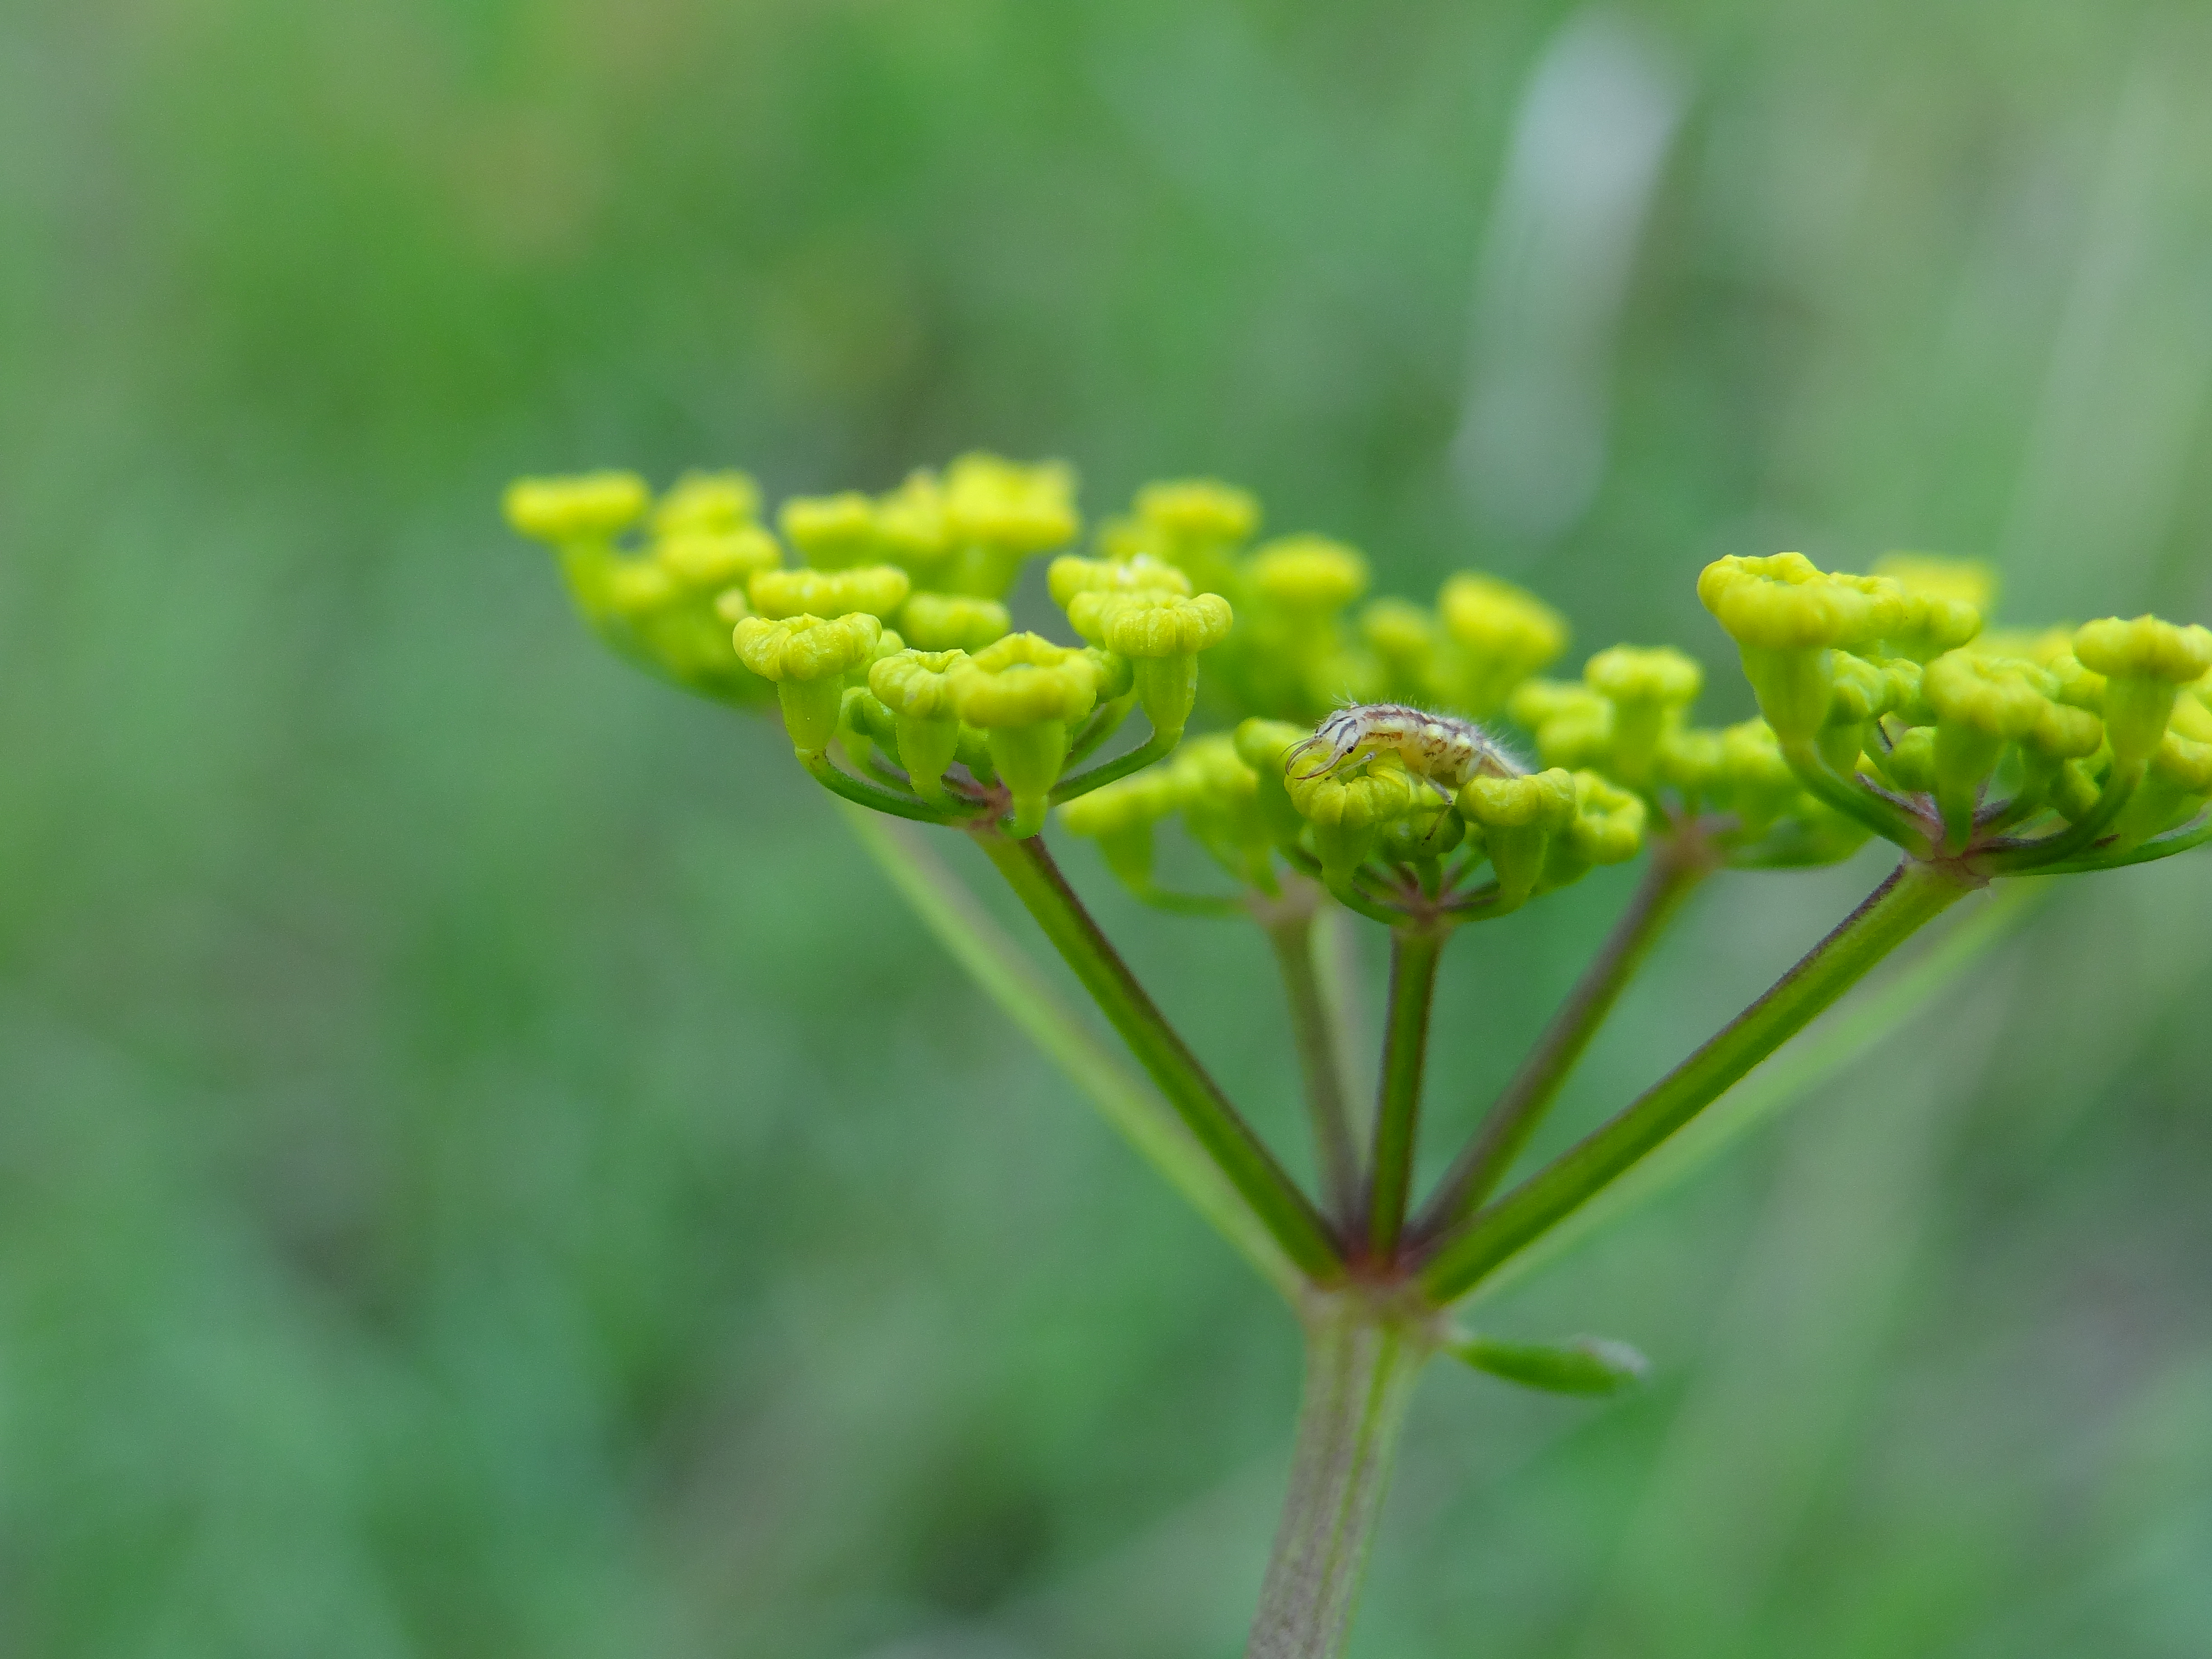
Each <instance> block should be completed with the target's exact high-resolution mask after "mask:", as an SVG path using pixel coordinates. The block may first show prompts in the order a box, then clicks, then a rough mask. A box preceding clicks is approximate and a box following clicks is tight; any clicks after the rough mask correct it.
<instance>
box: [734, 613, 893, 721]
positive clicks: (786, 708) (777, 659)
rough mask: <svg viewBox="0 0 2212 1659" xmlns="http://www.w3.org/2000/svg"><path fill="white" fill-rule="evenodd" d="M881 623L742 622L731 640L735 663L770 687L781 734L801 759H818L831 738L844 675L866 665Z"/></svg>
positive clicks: (860, 619)
mask: <svg viewBox="0 0 2212 1659" xmlns="http://www.w3.org/2000/svg"><path fill="white" fill-rule="evenodd" d="M882 636H883V624H882V623H879V622H878V621H877V620H876V618H875V617H872V616H869V615H867V614H866V612H856V613H854V614H853V615H850V616H844V617H834V618H829V619H824V618H823V617H810V616H800V617H781V618H777V619H775V620H770V619H769V618H768V617H746V618H744V621H742V622H740V623H738V625H737V627H736V629H735V630H734V635H733V637H734V639H735V641H736V644H737V651H738V660H739V661H741V662H743V663H744V665H745V666H746V667H747V668H749V669H750V670H751V671H753V672H754V673H756V674H757V675H759V676H760V677H761V678H763V679H764V680H773V681H775V689H776V696H777V700H778V701H779V702H781V704H782V706H783V723H784V729H785V730H786V731H787V732H789V734H790V736H791V746H792V747H793V749H795V750H798V751H799V753H800V754H802V755H818V754H821V753H822V752H823V750H827V749H828V748H829V744H830V740H831V739H832V738H835V737H836V735H837V714H838V708H839V706H840V704H841V703H842V702H843V699H844V690H845V684H844V678H845V675H846V674H847V673H848V671H851V670H853V669H854V668H857V667H859V666H860V665H861V664H862V663H865V662H866V661H867V660H868V658H869V656H870V655H871V654H872V653H873V652H874V650H875V648H876V644H877V641H878V640H880V639H881V638H882Z"/></svg>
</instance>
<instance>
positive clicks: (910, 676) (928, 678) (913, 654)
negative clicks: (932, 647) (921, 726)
mask: <svg viewBox="0 0 2212 1659" xmlns="http://www.w3.org/2000/svg"><path fill="white" fill-rule="evenodd" d="M967 660H968V653H966V652H965V651H917V650H912V649H908V650H906V651H902V652H900V653H897V654H896V656H890V657H880V658H878V659H876V661H874V662H872V663H871V664H870V665H868V690H870V691H872V692H873V693H874V694H875V696H876V699H877V701H878V702H881V703H882V704H883V706H884V708H888V709H890V712H891V714H892V715H893V716H894V717H896V716H898V715H900V714H908V715H911V716H913V717H914V718H915V719H916V720H957V719H958V718H959V709H958V707H957V704H956V703H955V702H954V700H953V696H952V671H953V670H954V669H955V668H957V667H958V666H959V665H961V664H962V663H964V662H966V661H967Z"/></svg>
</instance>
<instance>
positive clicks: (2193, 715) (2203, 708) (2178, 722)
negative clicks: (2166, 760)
mask: <svg viewBox="0 0 2212 1659" xmlns="http://www.w3.org/2000/svg"><path fill="white" fill-rule="evenodd" d="M2166 731H2167V732H2168V733H2170V734H2171V735H2172V736H2174V737H2177V738H2187V739H2188V740H2189V741H2190V742H2191V743H2212V703H2207V702H2206V701H2205V697H2204V694H2203V692H2201V691H2197V692H2190V691H2184V692H2183V693H2182V694H2181V695H2180V696H2179V697H2176V698H2175V699H2174V701H2173V717H2172V719H2171V720H2168V721H2167V722H2166Z"/></svg>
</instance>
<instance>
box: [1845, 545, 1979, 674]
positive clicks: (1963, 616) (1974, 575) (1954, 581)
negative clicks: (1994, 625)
mask: <svg viewBox="0 0 2212 1659" xmlns="http://www.w3.org/2000/svg"><path fill="white" fill-rule="evenodd" d="M1875 575H1876V576H1877V577H1881V578H1887V580H1891V581H1893V582H1895V583H1896V584H1897V585H1898V586H1899V587H1900V588H1902V589H1903V590H1904V592H1905V616H1904V617H1903V619H1902V620H1900V621H1899V623H1897V624H1896V626H1895V628H1894V629H1893V631H1892V632H1891V633H1890V634H1889V635H1887V638H1888V640H1889V642H1890V644H1891V645H1892V646H1893V647H1895V648H1896V649H1897V650H1898V651H1899V652H1902V653H1905V655H1907V656H1911V657H1913V658H1916V659H1919V660H1922V661H1925V660H1926V659H1929V658H1930V657H1934V656H1938V655H1941V654H1942V653H1943V652H1946V651H1952V650H1956V649H1957V648H1958V647H1960V646H1962V645H1965V644H1966V642H1967V641H1969V640H1972V639H1974V638H1976V637H1977V636H1978V635H1980V633H1981V631H1982V617H1983V616H1984V614H1985V613H1986V612H1987V611H1988V610H1989V608H1990V605H1991V604H1993V603H1994V602H1995V600H1996V586H1997V583H1996V572H1995V571H1993V570H1991V569H1990V568H1989V567H1988V566H1987V565H1985V564H1978V563H1976V562H1973V561H1972V560H1969V559H1943V558H1937V557H1936V556H1933V555H1931V554H1926V553H1886V554H1884V555H1883V556H1881V559H1880V560H1879V561H1877V562H1875Z"/></svg>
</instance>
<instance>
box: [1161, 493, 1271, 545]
mask: <svg viewBox="0 0 2212 1659" xmlns="http://www.w3.org/2000/svg"><path fill="white" fill-rule="evenodd" d="M1137 516H1138V517H1139V519H1141V520H1144V521H1145V522H1146V524H1147V525H1150V526H1152V528H1154V529H1155V530H1158V532H1161V533H1162V535H1163V536H1164V537H1165V538H1168V539H1169V540H1170V543H1189V542H1200V543H1205V542H1216V543H1218V542H1241V541H1244V540H1246V539H1247V538H1249V537H1250V536H1251V534H1252V532H1254V531H1255V530H1257V529H1258V528H1259V527H1260V502H1259V500H1258V498H1257V497H1255V495H1252V494H1251V493H1250V492H1249V490H1243V489H1237V487H1236V486H1235V485H1234V484H1225V483H1222V482H1221V481H1220V480H1218V478H1176V479H1168V480H1164V481H1163V482H1161V483H1149V484H1146V486H1145V487H1144V488H1143V489H1139V491H1138V492H1137Z"/></svg>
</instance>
